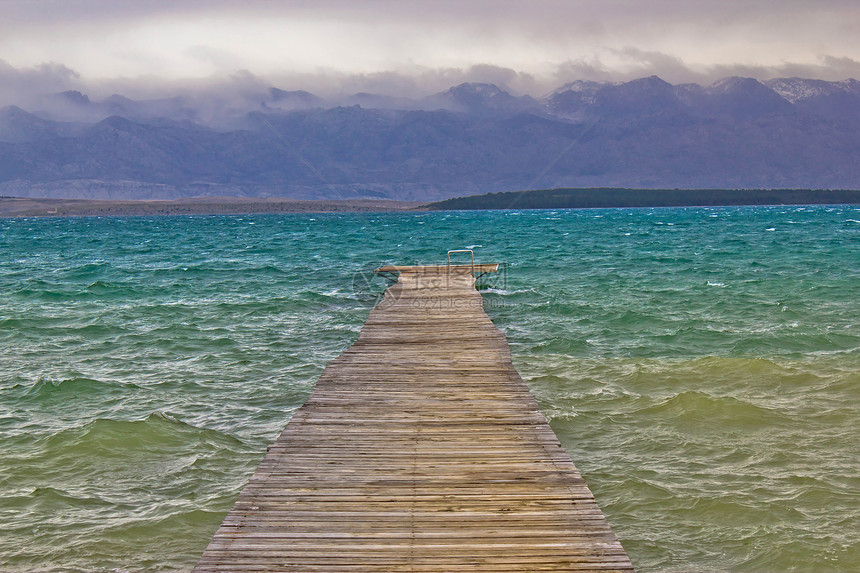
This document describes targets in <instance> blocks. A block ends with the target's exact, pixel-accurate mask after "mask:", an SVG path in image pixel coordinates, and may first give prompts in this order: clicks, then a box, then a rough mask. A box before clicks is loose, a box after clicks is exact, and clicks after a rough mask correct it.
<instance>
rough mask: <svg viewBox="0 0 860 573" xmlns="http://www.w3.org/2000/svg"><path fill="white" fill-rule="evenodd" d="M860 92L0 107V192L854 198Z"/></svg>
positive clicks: (488, 93) (634, 90)
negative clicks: (527, 192) (726, 192)
mask: <svg viewBox="0 0 860 573" xmlns="http://www.w3.org/2000/svg"><path fill="white" fill-rule="evenodd" d="M858 128H860V82H857V81H855V80H846V81H844V82H824V81H819V80H805V79H800V78H786V79H778V80H772V81H769V82H766V83H762V82H759V81H757V80H753V79H749V78H726V79H724V80H721V81H719V82H717V83H715V84H713V85H710V86H699V85H695V84H684V85H672V84H670V83H667V82H665V81H663V80H662V79H660V78H658V77H653V76H652V77H648V78H641V79H638V80H634V81H631V82H625V83H617V84H615V83H600V82H586V81H579V82H572V83H570V84H566V85H565V86H562V87H560V88H559V89H557V90H555V91H554V92H552V93H550V94H548V95H546V96H545V97H543V98H540V99H536V98H533V97H531V96H517V95H514V94H511V93H510V92H509V91H507V90H505V89H504V88H503V87H500V86H496V85H493V84H475V83H471V84H461V85H459V86H454V87H452V88H451V89H449V90H446V91H443V92H440V93H438V94H435V95H431V96H428V97H426V98H423V99H416V100H410V99H405V98H397V97H392V96H386V95H383V94H355V95H354V96H349V97H347V98H342V99H341V100H339V101H327V100H324V99H323V98H320V97H318V96H316V95H314V94H311V93H309V92H306V91H285V90H280V89H277V88H269V89H260V90H254V89H249V90H248V91H246V92H245V93H241V94H232V95H227V94H215V95H214V96H212V97H204V96H203V95H201V94H198V95H196V96H193V97H192V96H182V97H176V98H170V99H161V100H148V101H135V100H131V99H129V98H126V97H124V96H122V95H119V94H116V95H112V96H110V97H108V98H106V99H104V100H98V101H93V100H91V98H89V97H88V96H87V95H85V94H81V93H79V92H65V93H62V94H57V95H55V96H46V97H44V98H42V99H41V100H40V101H39V102H37V104H34V110H26V111H25V110H24V109H21V108H18V107H7V108H3V109H0V194H2V195H15V196H25V197H40V196H41V197H82V198H123V199H131V198H177V197H189V196H216V195H228V196H229V195H232V196H285V197H293V198H304V199H310V198H314V199H321V198H328V199H353V198H392V199H404V200H420V201H423V200H437V199H443V198H447V197H452V196H462V195H469V194H477V193H485V192H498V191H506V190H518V189H535V188H549V187H644V188H674V187H678V188H857V187H858V185H860V183H858V182H860V162H858V161H857V158H858V154H860V129H858Z"/></svg>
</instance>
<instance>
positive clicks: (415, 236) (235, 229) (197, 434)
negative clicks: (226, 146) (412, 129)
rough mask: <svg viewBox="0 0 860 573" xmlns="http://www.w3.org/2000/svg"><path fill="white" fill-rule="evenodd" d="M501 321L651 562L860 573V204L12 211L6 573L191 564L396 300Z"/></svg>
mask: <svg viewBox="0 0 860 573" xmlns="http://www.w3.org/2000/svg"><path fill="white" fill-rule="evenodd" d="M464 247H474V248H475V251H476V255H477V257H478V259H479V260H480V261H499V262H504V263H507V264H506V266H505V267H504V269H503V270H504V272H502V273H500V274H499V275H497V276H495V277H493V278H491V279H489V282H486V283H485V284H484V285H483V286H484V289H483V292H484V297H485V306H486V309H487V312H488V314H489V315H490V317H491V318H492V319H493V321H494V322H495V323H496V324H497V325H498V326H499V328H501V329H502V331H503V332H505V334H506V335H507V337H508V340H509V341H510V343H511V348H512V352H513V355H514V361H515V364H516V366H517V368H518V369H519V370H520V373H521V374H522V375H523V378H524V379H525V380H526V382H527V383H528V384H529V386H530V387H531V388H532V390H533V392H534V393H535V395H536V396H537V398H538V401H539V403H540V404H541V407H542V408H543V409H544V412H545V414H546V415H547V417H548V419H549V420H550V423H551V425H552V427H553V429H554V430H555V431H556V433H557V434H558V435H559V437H560V438H561V440H562V442H563V443H564V445H565V447H566V448H567V449H568V451H569V452H570V453H571V456H572V457H573V459H574V462H575V463H576V464H577V466H578V467H579V469H580V470H581V471H582V473H583V474H584V475H585V477H586V479H587V481H588V483H589V486H590V487H591V489H592V491H594V493H595V496H596V497H597V499H598V502H599V503H600V505H601V507H602V508H603V510H604V512H605V513H606V515H607V518H608V519H609V521H610V523H611V525H612V526H613V528H614V530H615V532H616V533H617V534H618V536H619V538H620V539H621V541H622V544H623V545H624V547H625V548H626V549H627V551H628V553H629V554H630V557H631V559H632V560H633V563H634V565H635V566H636V567H637V569H638V570H639V571H646V572H647V571H845V572H853V571H858V570H860V539H858V537H860V535H858V531H860V476H858V469H860V448H858V445H857V439H856V436H857V435H858V434H860V416H858V413H860V412H858V409H860V408H858V402H860V302H858V296H857V295H858V292H860V209H858V208H856V207H788V208H777V207H771V208H734V209H657V210H647V209H639V210H590V211H522V212H482V213H418V214H370V215H366V214H363V215H295V216H255V217H176V218H101V219H97V218H87V219H39V220H8V219H7V220H0V295H2V296H0V360H2V362H0V451H2V452H3V454H2V457H0V528H2V531H3V533H2V535H0V570H3V571H12V572H19V571H86V572H93V571H132V572H138V571H177V570H178V571H187V570H189V569H190V568H192V567H193V565H194V563H195V562H196V560H197V559H198V558H199V556H200V554H201V553H202V551H203V549H204V547H205V546H206V544H207V543H208V540H209V538H210V537H211V535H212V533H213V532H214V530H215V529H216V528H217V526H218V525H219V523H220V521H221V519H222V518H223V516H224V514H225V513H226V511H227V510H228V509H229V508H230V506H231V505H232V502H233V500H234V499H235V497H236V495H238V493H239V491H240V490H241V488H242V487H243V485H244V482H245V480H247V478H248V477H249V475H250V474H251V473H252V472H253V471H254V469H255V468H256V465H257V464H258V463H259V461H260V459H261V458H262V455H263V453H264V452H265V447H266V445H267V444H268V443H270V442H271V441H273V440H274V439H275V438H276V437H277V435H278V434H279V432H280V431H281V430H282V429H283V426H284V425H285V424H286V422H287V421H288V420H289V418H290V416H291V415H292V413H293V412H294V411H295V410H296V409H297V408H298V407H299V406H300V405H301V403H302V402H303V400H304V399H305V398H306V396H307V395H308V393H309V392H310V391H311V389H312V386H313V383H314V382H315V380H316V378H317V377H318V376H319V374H320V372H321V370H322V368H323V367H324V365H325V364H326V363H327V362H328V361H330V360H331V359H333V358H334V357H335V356H337V355H338V354H339V353H340V352H341V351H343V350H344V349H345V348H346V347H347V346H349V344H351V343H352V341H353V340H354V339H355V338H356V337H357V335H358V330H359V329H360V327H361V325H362V323H363V322H364V319H365V318H366V316H367V312H368V311H369V309H370V307H371V306H372V305H373V304H374V303H375V301H376V299H377V296H378V295H379V293H380V292H381V291H382V289H383V288H384V286H385V285H384V281H382V280H381V279H373V278H372V275H370V274H368V273H367V269H368V268H372V267H374V266H377V265H380V264H385V263H400V264H411V263H438V262H444V257H445V251H446V250H447V249H449V248H450V249H453V248H464Z"/></svg>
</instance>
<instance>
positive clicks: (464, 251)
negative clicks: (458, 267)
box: [448, 249, 475, 276]
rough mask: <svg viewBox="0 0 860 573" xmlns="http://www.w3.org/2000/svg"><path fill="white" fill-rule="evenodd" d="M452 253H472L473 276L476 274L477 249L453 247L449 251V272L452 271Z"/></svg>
mask: <svg viewBox="0 0 860 573" xmlns="http://www.w3.org/2000/svg"><path fill="white" fill-rule="evenodd" d="M451 253H469V254H470V255H472V276H475V251H473V250H472V249H453V250H450V251H448V272H450V271H451Z"/></svg>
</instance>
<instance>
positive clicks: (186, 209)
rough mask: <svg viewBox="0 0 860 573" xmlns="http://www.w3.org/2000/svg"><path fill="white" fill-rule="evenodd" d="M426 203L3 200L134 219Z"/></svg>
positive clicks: (0, 202) (63, 212)
mask: <svg viewBox="0 0 860 573" xmlns="http://www.w3.org/2000/svg"><path fill="white" fill-rule="evenodd" d="M424 204H425V203H423V202H416V201H386V200H379V199H351V200H339V201H338V200H331V201H326V200H320V201H312V200H298V199H286V198H281V197H277V198H272V197H269V198H256V197H255V198H239V197H206V198H190V199H170V200H161V199H159V200H149V199H146V200H105V199H41V198H38V199H34V198H21V197H0V217H134V216H170V215H174V216H175V215H251V214H278V213H372V212H385V211H391V212H398V211H409V210H411V209H415V208H418V207H421V206H422V205H424Z"/></svg>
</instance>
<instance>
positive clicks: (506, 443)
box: [194, 265, 633, 573]
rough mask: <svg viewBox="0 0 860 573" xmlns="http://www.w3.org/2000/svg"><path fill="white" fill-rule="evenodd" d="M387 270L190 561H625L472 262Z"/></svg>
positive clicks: (528, 566)
mask: <svg viewBox="0 0 860 573" xmlns="http://www.w3.org/2000/svg"><path fill="white" fill-rule="evenodd" d="M495 268H496V267H495V266H494V265H476V266H475V272H476V273H483V272H491V271H493V270H495ZM379 270H380V272H385V273H391V274H398V275H399V278H398V281H397V283H396V284H394V285H393V286H392V287H391V288H389V289H388V290H387V291H386V293H385V296H384V299H383V300H382V301H381V302H380V303H379V304H378V305H377V306H376V308H374V309H373V310H372V311H371V313H370V316H369V317H368V319H367V322H366V323H365V326H364V328H363V329H362V331H361V334H360V335H359V338H358V340H357V341H356V342H355V344H353V346H351V347H350V348H349V349H347V350H346V351H345V352H344V353H343V354H341V356H339V357H338V358H336V359H335V360H334V361H332V363H331V364H329V366H328V367H327V368H326V369H325V371H324V372H323V374H322V375H321V377H320V379H319V381H318V382H317V384H316V387H315V388H314V391H313V392H312V394H311V396H310V397H309V398H308V400H307V402H306V403H305V405H304V406H302V407H301V408H300V409H299V410H298V411H297V412H296V414H295V415H294V416H293V418H292V420H291V421H290V423H289V424H288V425H287V427H286V428H285V430H284V432H283V433H282V434H281V436H280V437H279V438H278V440H277V441H276V442H275V444H273V445H272V446H270V447H269V450H268V453H267V455H266V458H265V459H264V460H263V462H262V463H261V464H260V466H259V468H258V469H257V471H256V473H255V474H254V475H253V476H252V478H251V480H250V482H249V483H248V485H247V486H246V487H245V489H244V490H243V491H242V493H241V495H240V496H239V499H238V500H237V501H236V504H235V505H234V507H233V509H232V510H231V511H230V513H229V514H228V515H227V517H226V518H225V520H224V522H223V523H222V525H221V527H220V528H219V529H218V531H217V532H216V534H215V536H214V538H213V539H212V542H211V543H210V544H209V546H208V547H207V549H206V551H205V552H204V554H203V557H202V558H201V559H200V562H199V563H198V565H197V567H196V569H195V570H194V571H195V572H197V573H209V572H213V573H214V572H226V571H283V572H304V571H314V572H336V571H337V572H344V573H346V572H351V571H356V572H359V571H360V572H366V573H368V572H376V571H379V572H383V571H384V572H406V571H411V572H428V573H429V572H442V571H451V572H454V571H485V572H490V571H492V572H499V573H501V572H508V573H514V572H523V571H600V572H609V571H632V570H633V568H632V566H631V564H630V561H629V559H628V557H627V555H626V553H625V552H624V550H623V549H622V547H621V544H620V543H619V542H618V539H617V538H616V537H615V535H614V534H613V533H612V531H611V529H610V527H609V525H608V524H607V522H606V519H605V518H604V516H603V513H602V512H601V511H600V509H599V508H598V507H597V504H596V503H595V501H594V497H593V496H592V494H591V492H590V491H589V489H588V487H587V486H586V484H585V482H584V480H583V479H582V477H581V476H580V475H579V472H578V471H577V470H576V467H575V466H574V465H573V462H572V461H571V460H570V457H569V456H568V455H567V453H566V452H565V451H564V450H563V449H562V447H561V445H560V444H559V442H558V439H557V438H556V436H555V434H554V433H553V431H552V430H551V429H550V427H549V425H548V424H547V422H546V419H545V418H544V417H543V415H542V414H541V413H540V411H539V410H538V407H537V403H536V402H535V400H534V397H533V396H532V395H531V393H530V392H529V391H528V388H527V387H526V386H525V384H524V383H523V382H522V379H521V378H520V376H519V374H518V373H517V372H516V370H515V369H514V367H513V364H512V363H511V360H510V351H509V349H508V345H507V342H506V340H505V338H504V336H503V335H502V333H501V332H500V331H499V330H498V329H496V328H495V327H494V326H493V324H492V322H491V321H490V320H489V318H488V317H487V315H486V313H484V311H483V301H482V299H481V296H480V294H479V293H478V292H477V291H476V290H475V288H474V278H473V276H472V268H471V265H467V266H458V267H401V266H391V267H383V268H381V269H379Z"/></svg>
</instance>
